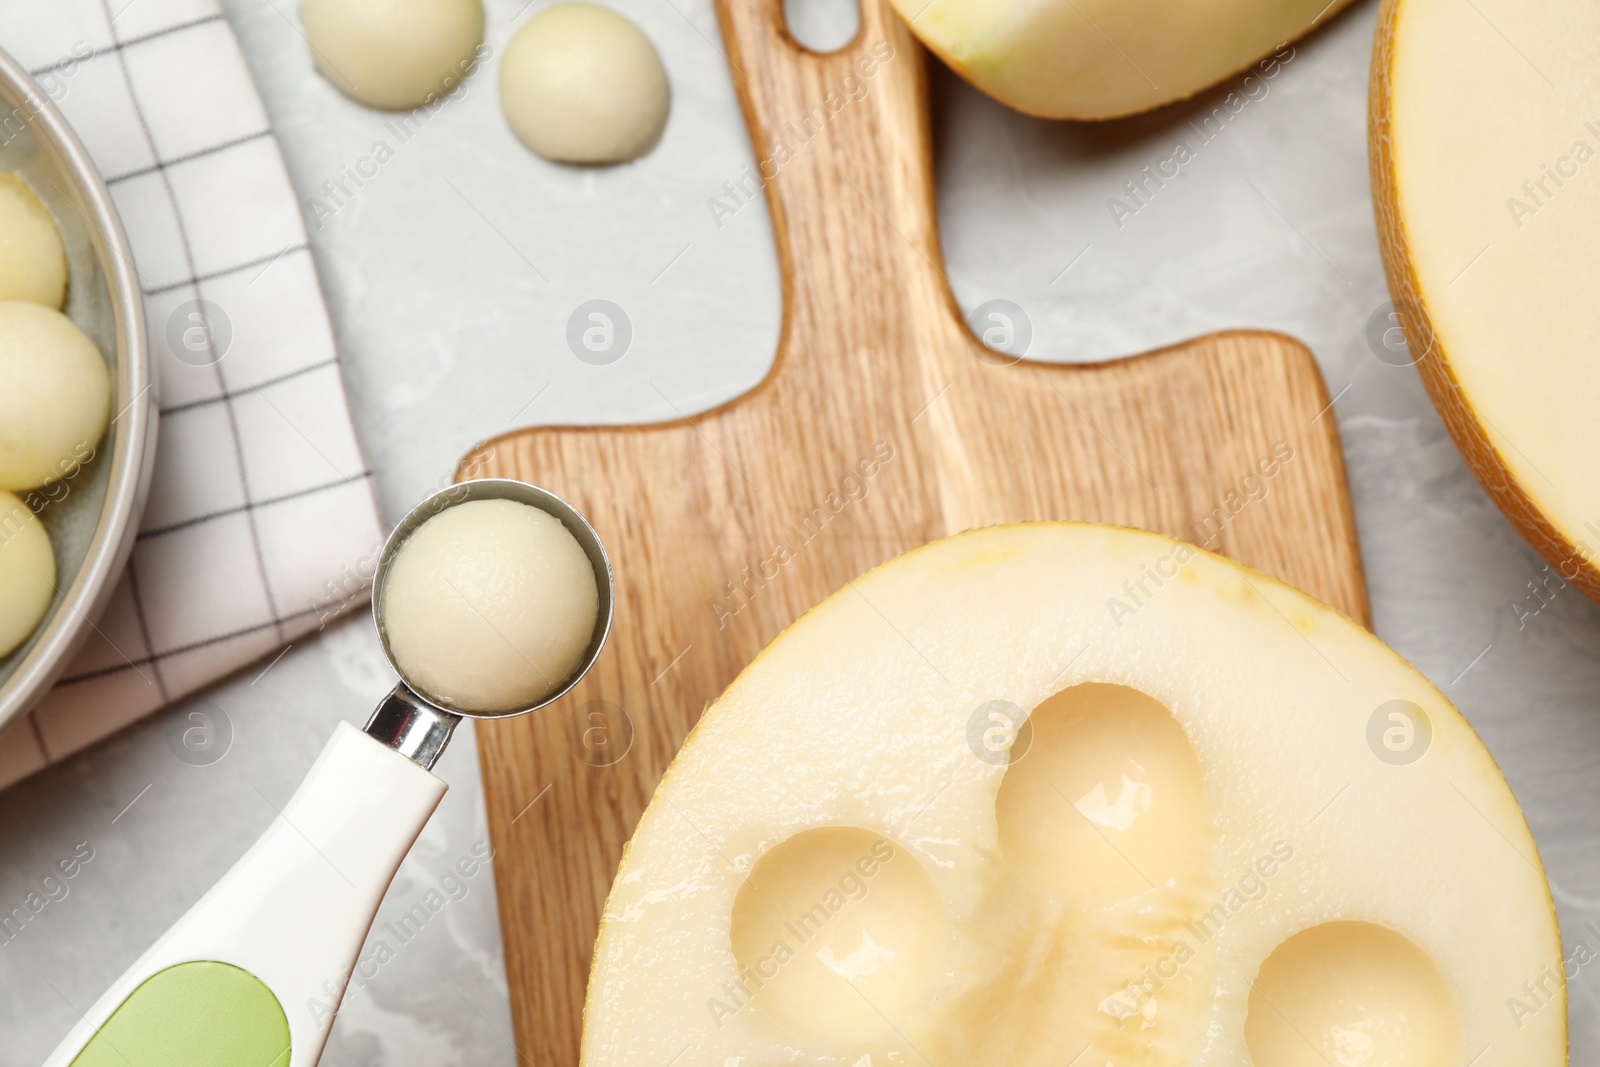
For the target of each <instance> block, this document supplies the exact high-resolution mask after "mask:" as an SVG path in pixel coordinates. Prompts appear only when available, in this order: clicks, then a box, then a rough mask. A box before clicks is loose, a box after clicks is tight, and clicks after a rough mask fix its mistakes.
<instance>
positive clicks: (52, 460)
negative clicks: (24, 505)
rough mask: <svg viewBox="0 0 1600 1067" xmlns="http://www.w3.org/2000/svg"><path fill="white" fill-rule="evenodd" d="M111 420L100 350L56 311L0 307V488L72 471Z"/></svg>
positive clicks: (28, 485) (17, 303)
mask: <svg viewBox="0 0 1600 1067" xmlns="http://www.w3.org/2000/svg"><path fill="white" fill-rule="evenodd" d="M110 418H111V374H110V371H109V370H108V369H107V367H106V361H105V359H104V358H103V357H102V356H101V355H100V350H99V349H98V348H96V347H95V344H94V342H93V341H91V340H89V337H88V335H87V334H85V333H84V332H83V331H82V330H80V329H79V328H78V327H77V325H76V324H74V323H73V321H72V320H71V319H69V318H67V317H66V316H65V315H63V314H61V312H59V311H56V310H55V309H53V308H48V307H44V306H43V305H41V304H30V303H27V302H25V301H21V300H7V301H0V489H32V488H35V487H36V486H40V485H43V484H44V483H45V482H48V481H51V480H52V479H56V478H60V477H62V476H63V475H65V474H68V473H70V472H71V471H72V470H73V469H74V468H75V466H76V463H77V462H78V461H79V460H81V457H82V456H83V455H84V452H85V449H87V448H89V447H92V446H93V445H94V444H95V443H96V442H98V441H99V440H100V438H101V437H102V436H104V435H105V432H106V426H107V424H108V423H109V421H110Z"/></svg>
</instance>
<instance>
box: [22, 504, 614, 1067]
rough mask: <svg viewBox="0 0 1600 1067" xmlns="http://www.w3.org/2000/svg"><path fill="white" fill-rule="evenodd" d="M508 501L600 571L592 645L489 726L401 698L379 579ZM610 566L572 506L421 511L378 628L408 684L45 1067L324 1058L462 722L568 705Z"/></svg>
mask: <svg viewBox="0 0 1600 1067" xmlns="http://www.w3.org/2000/svg"><path fill="white" fill-rule="evenodd" d="M491 499H498V500H514V501H517V502H519V503H523V504H531V505H533V506H534V507H536V508H539V509H540V510H542V511H545V512H547V513H548V514H550V515H552V516H554V517H555V518H557V519H559V520H560V521H561V523H562V525H563V526H565V527H566V528H567V530H568V532H569V533H571V534H572V536H573V537H574V538H575V539H576V540H577V542H578V544H579V546H581V547H582V549H583V551H584V554H585V555H586V556H587V557H588V559H589V563H590V564H591V565H592V566H593V567H594V576H595V584H596V585H597V587H598V589H599V593H600V598H599V610H598V612H597V613H596V618H595V627H594V633H593V635H592V636H591V637H590V640H589V647H588V650H587V651H586V652H585V654H584V657H583V659H582V661H581V662H580V663H579V664H578V666H577V667H576V668H575V669H574V670H573V672H572V674H571V675H570V676H569V677H568V678H567V679H566V680H565V681H564V682H562V683H561V684H560V685H559V686H557V687H556V688H555V689H554V690H552V691H551V692H550V693H548V694H546V695H545V696H544V697H542V698H540V699H539V700H538V702H536V703H534V704H530V705H528V706H527V707H522V708H517V709H515V710H513V711H508V712H502V713H493V714H488V715H484V714H481V713H466V712H461V711H456V710H452V709H450V708H447V707H444V706H442V705H440V704H439V703H436V702H434V701H431V700H429V699H427V698H425V697H423V696H421V695H419V694H418V693H417V692H416V690H414V689H413V688H412V687H410V686H409V685H407V683H406V680H405V677H404V674H403V673H402V672H401V671H400V668H399V665H398V664H397V663H396V662H395V657H394V653H393V651H392V650H391V649H390V647H389V640H388V637H387V636H386V635H385V633H384V628H383V618H382V613H381V610H380V608H381V605H382V604H383V590H384V579H385V576H386V573H387V571H388V569H389V564H390V562H391V561H392V560H393V558H394V556H395V553H396V552H397V551H398V550H399V548H400V546H401V545H403V544H404V543H405V541H406V539H407V538H408V537H410V535H411V534H412V533H413V532H414V531H415V530H416V529H417V528H418V527H419V526H421V525H422V524H423V523H424V522H426V521H427V520H429V519H430V518H432V517H433V516H435V515H437V514H438V513H439V512H441V511H443V510H445V509H446V508H450V507H454V506H455V505H457V504H462V503H466V502H468V501H473V500H491ZM612 593H613V587H612V578H611V564H610V561H609V560H608V559H607V557H606V553H605V549H604V547H603V546H602V545H601V544H600V538H599V537H598V536H597V535H596V534H595V532H594V529H593V527H591V526H590V525H589V523H588V522H587V521H586V520H585V519H584V517H583V516H582V515H580V514H579V513H578V512H577V511H576V510H575V509H574V508H573V507H572V505H570V504H568V503H567V502H566V501H565V500H562V499H561V498H560V497H558V496H556V495H554V494H553V493H550V492H547V491H546V490H544V489H540V488H538V487H537V486H533V485H528V484H526V483H525V482H517V481H512V480H509V479H502V478H485V479H480V480H477V481H469V482H462V483H460V484H458V485H454V486H451V487H450V488H449V489H445V490H443V491H441V492H439V493H436V494H434V495H433V496H431V497H429V498H428V499H426V500H424V501H423V502H422V503H421V504H419V505H418V506H417V507H415V508H413V509H412V510H411V512H410V513H409V514H408V515H406V517H405V518H404V519H403V520H401V522H400V524H399V525H398V526H396V527H395V529H394V532H393V533H391V534H390V535H389V538H388V540H387V541H386V542H385V543H384V546H383V551H382V553H381V554H380V555H379V558H378V566H377V570H376V572H375V574H374V576H373V585H372V603H373V618H374V620H375V621H376V622H377V625H378V635H379V639H380V640H381V641H382V643H383V649H384V654H385V655H387V656H388V657H389V662H390V664H391V665H392V666H394V668H395V673H396V674H397V675H400V681H399V683H398V684H397V685H396V686H395V687H394V689H393V690H392V691H391V692H390V693H389V694H388V696H386V697H384V699H383V701H382V702H381V703H380V704H379V705H378V707H377V709H376V710H375V711H374V712H373V713H372V717H371V718H370V719H369V720H368V721H367V725H366V726H365V727H364V728H363V729H360V730H358V729H356V728H355V727H353V726H351V725H350V724H349V723H340V724H339V725H338V727H337V728H336V729H335V731H334V735H333V737H332V738H331V739H330V740H329V741H328V744H327V747H326V748H324V749H323V750H322V755H320V756H319V757H318V758H317V761H316V763H315V764H313V765H312V768H311V770H310V772H309V773H308V774H307V775H306V778H305V781H304V782H302V783H301V785H300V788H299V789H298V790H296V791H295V794H294V796H292V797H291V798H290V799H289V801H288V803H287V804H285V805H284V807H283V809H282V810H281V811H280V812H279V814H278V817H277V818H276V819H275V820H273V823H272V825H271V826H269V827H268V828H267V830H266V832H265V833H263V834H262V835H261V837H260V838H259V839H258V840H257V841H256V843H255V844H254V845H253V846H252V847H251V849H250V851H248V852H247V853H245V855H244V857H243V858H242V859H240V860H239V862H238V863H236V864H234V866H233V868H232V869H231V870H230V871H228V873H227V874H225V875H223V877H222V879H221V880H220V881H219V882H217V884H216V885H215V886H213V887H212V888H211V890H210V891H209V892H208V893H206V895H205V896H203V897H201V898H200V900H199V902H198V903H196V904H195V905H194V906H193V907H192V908H190V909H189V911H188V913H187V914H185V915H184V916H183V918H181V919H179V920H178V921H177V923H176V924H174V925H173V927H172V928H171V929H170V930H168V931H167V932H166V933H165V934H163V935H162V936H161V938H160V940H158V941H157V942H156V943H155V944H154V945H152V946H151V947H150V949H149V950H148V951H146V952H145V953H144V955H143V956H141V957H140V958H139V959H138V961H137V962H135V963H134V965H133V966H132V967H130V968H129V969H128V970H127V971H126V972H125V973H124V974H123V975H122V977H121V978H119V979H117V981H116V982H114V983H113V984H112V986H111V988H110V989H109V990H107V991H106V993H105V994H104V995H103V996H102V997H101V998H100V999H99V1000H98V1001H97V1002H96V1003H95V1004H94V1006H93V1007H92V1008H90V1009H89V1011H88V1012H87V1014H85V1015H84V1016H83V1017H82V1019H81V1021H80V1022H79V1024H78V1025H77V1026H76V1027H74V1029H73V1030H72V1032H71V1033H70V1034H69V1035H68V1036H67V1038H66V1040H64V1041H63V1042H62V1043H61V1045H60V1046H59V1047H57V1049H56V1051H55V1052H54V1053H53V1054H52V1055H51V1056H50V1058H49V1059H48V1060H46V1061H45V1063H46V1067H67V1065H69V1064H70V1065H73V1067H311V1065H312V1064H315V1063H316V1062H317V1060H318V1059H319V1058H320V1057H321V1055H322V1049H323V1046H324V1045H325V1044H326V1042H327V1040H328V1033H329V1030H330V1029H331V1028H332V1026H333V1018H334V1014H335V1011H336V1009H337V1006H338V1003H339V1000H340V998H341V997H342V995H343V991H344V987H345V984H346V982H347V980H348V978H349V976H350V973H351V969H352V967H353V966H354V964H355V961H356V957H357V953H359V952H360V950H361V945H362V943H363V942H364V941H365V940H366V936H367V931H368V930H369V929H370V927H371V925H372V920H373V916H374V915H375V914H376V913H377V910H378V904H379V902H380V901H381V900H382V899H383V895H384V893H385V892H386V891H387V890H388V888H389V883H390V881H391V880H392V879H393V878H394V874H395V870H396V869H397V868H398V867H399V866H400V861H401V860H402V859H404V858H405V855H406V852H407V851H409V850H410V848H411V845H412V843H413V842H414V841H415V840H416V838H417V835H418V834H419V833H420V832H421V831H422V827H423V824H425V823H426V822H427V821H428V818H429V816H431V815H432V814H433V810H434V808H435V807H437V806H438V804H439V800H440V799H441V798H442V797H443V796H444V793H445V790H446V789H447V788H448V786H446V784H445V783H444V782H443V781H441V780H440V779H438V778H436V777H434V775H433V774H432V773H430V768H431V767H432V766H433V764H434V763H435V761H437V760H438V758H439V755H440V753H442V752H443V751H444V748H445V746H446V745H447V744H448V743H449V741H450V735H451V733H452V731H453V730H454V729H455V727H456V724H457V723H459V722H460V721H461V717H462V715H463V714H472V715H473V716H474V717H479V718H501V717H505V716H509V715H523V714H526V713H528V712H531V711H536V710H537V709H539V708H542V707H544V706H546V705H547V704H549V703H551V702H552V701H554V700H556V699H557V698H558V697H560V696H561V695H562V694H564V693H566V692H567V691H568V690H569V689H571V688H572V687H573V686H574V685H575V684H577V682H578V679H580V678H582V677H583V675H584V674H585V673H587V671H588V670H589V668H590V666H592V665H593V663H594V661H595V659H596V657H598V656H599V654H600V649H601V647H602V646H603V645H604V644H605V640H606V635H607V633H608V632H609V630H610V628H611V613H612Z"/></svg>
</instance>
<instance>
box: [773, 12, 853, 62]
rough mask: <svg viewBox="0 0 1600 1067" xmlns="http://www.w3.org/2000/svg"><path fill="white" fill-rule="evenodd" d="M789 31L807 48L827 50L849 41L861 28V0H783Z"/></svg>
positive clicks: (839, 47) (835, 49) (836, 48)
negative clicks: (859, 1) (859, 0)
mask: <svg viewBox="0 0 1600 1067" xmlns="http://www.w3.org/2000/svg"><path fill="white" fill-rule="evenodd" d="M783 19H784V21H785V22H786V23H788V25H789V35H790V36H791V37H793V38H794V39H795V40H796V41H799V42H800V44H801V45H803V46H804V47H805V48H806V49H807V50H809V51H812V52H817V53H819V54H826V53H828V52H837V51H838V50H839V49H841V48H843V47H844V46H845V45H847V44H849V43H850V42H851V41H852V40H853V39H854V38H855V35H856V31H858V30H859V29H860V28H861V5H860V3H858V0H783Z"/></svg>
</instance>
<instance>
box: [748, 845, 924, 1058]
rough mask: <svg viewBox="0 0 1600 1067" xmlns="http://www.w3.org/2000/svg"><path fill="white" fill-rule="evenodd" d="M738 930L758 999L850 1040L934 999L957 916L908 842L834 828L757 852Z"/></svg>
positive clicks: (774, 1015) (786, 1024)
mask: <svg viewBox="0 0 1600 1067" xmlns="http://www.w3.org/2000/svg"><path fill="white" fill-rule="evenodd" d="M731 935H732V941H733V955H734V959H735V960H736V961H737V962H738V965H739V976H740V978H741V979H742V980H743V982H744V984H745V985H746V986H747V987H748V988H750V989H752V990H753V991H754V997H753V1003H754V1005H755V1007H756V1008H757V1009H758V1010H759V1011H760V1012H761V1013H762V1014H763V1015H765V1016H766V1017H767V1018H769V1019H771V1020H772V1021H773V1022H775V1023H777V1024H778V1025H779V1026H781V1027H783V1028H784V1029H785V1030H787V1031H789V1032H790V1033H791V1034H793V1035H795V1036H797V1037H802V1038H805V1039H808V1040H810V1041H815V1042H817V1043H818V1044H821V1045H825V1046H828V1047H832V1048H837V1049H845V1048H850V1047H853V1046H857V1045H861V1044H863V1043H866V1042H869V1041H872V1040H873V1039H874V1038H877V1037H880V1036H882V1035H883V1034H884V1033H886V1032H889V1031H890V1030H891V1029H892V1028H894V1027H898V1026H899V1025H901V1023H902V1021H903V1020H904V1019H905V1018H906V1017H907V1016H908V1015H909V1014H910V1013H911V1012H913V1011H914V1010H915V1009H917V1008H918V1007H920V1006H921V1005H922V1003H923V1001H924V1000H926V999H927V997H928V994H929V990H930V989H931V987H932V985H933V983H934V982H935V981H936V980H937V979H938V978H939V975H940V970H939V965H940V962H941V960H942V959H943V957H944V953H945V947H946V943H947V941H948V940H949V920H948V919H947V917H946V915H945V910H944V905H943V903H942V902H941V901H940V899H939V896H938V894H937V893H936V892H935V891H934V888H933V883H932V882H931V881H930V880H929V878H928V875H927V874H926V873H925V872H924V871H923V869H922V867H921V865H920V864H919V863H918V862H917V859H916V858H915V857H914V856H913V855H912V854H911V852H910V850H909V849H907V848H906V847H905V846H904V845H901V844H899V843H897V842H894V841H891V840H889V839H888V838H886V837H883V836H881V835H879V834H876V833H873V832H871V831H869V830H863V829H859V828H856V827H850V826H829V827H820V828H818V829H813V830H803V831H801V832H800V833H797V834H795V835H794V836H792V837H789V838H787V839H786V840H784V841H782V842H780V843H779V844H777V845H775V846H773V848H772V849H771V850H769V851H768V852H767V853H766V854H765V855H763V856H762V857H761V858H760V859H759V860H757V861H756V864H755V866H754V867H752V868H751V870H750V876H749V878H748V879H746V880H745V883H744V885H743V886H741V887H740V889H739V893H738V895H737V896H736V897H735V898H734V903H733V917H732V930H731Z"/></svg>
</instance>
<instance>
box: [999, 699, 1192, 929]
mask: <svg viewBox="0 0 1600 1067" xmlns="http://www.w3.org/2000/svg"><path fill="white" fill-rule="evenodd" d="M1029 721H1030V722H1031V723H1032V725H1033V745H1032V748H1031V749H1030V750H1029V751H1028V753H1027V755H1026V757H1025V758H1023V759H1020V760H1017V761H1016V762H1014V763H1013V764H1012V765H1011V766H1010V767H1009V768H1008V769H1007V770H1006V775H1005V779H1004V780H1003V781H1002V782H1001V783H1000V792H999V795H998V796H997V797H996V798H995V818H996V821H997V823H998V828H999V835H1000V851H1001V853H1002V854H1003V855H1004V857H1005V860H1006V863H1007V865H1008V866H1009V867H1010V868H1011V870H1012V871H1013V872H1014V873H1015V874H1016V875H1017V876H1018V877H1019V878H1020V879H1022V881H1023V882H1024V883H1026V884H1027V885H1029V886H1031V887H1032V888H1033V889H1035V890H1037V891H1038V892H1041V893H1044V894H1045V895H1046V896H1049V897H1052V898H1054V899H1056V900H1059V901H1062V902H1064V903H1068V904H1073V905H1077V906H1081V907H1104V906H1106V905H1109V904H1114V903H1116V902H1118V901H1121V900H1127V899H1129V898H1131V897H1134V896H1138V895H1139V894H1141V893H1144V892H1146V891H1148V890H1151V889H1159V888H1167V887H1178V888H1184V887H1187V886H1188V885H1189V883H1192V882H1193V881H1194V880H1195V879H1196V878H1198V877H1200V876H1201V874H1202V872H1204V871H1205V870H1206V868H1207V865H1208V858H1209V849H1210V845H1211V842H1212V840H1213V834H1212V831H1211V826H1210V806H1209V804H1208V803H1207V799H1206V790H1205V784H1204V782H1203V781H1202V779H1201V775H1200V764H1199V761H1198V760H1197V759H1196V758H1195V753H1194V748H1193V746H1191V745H1190V743H1189V739H1188V737H1187V736H1186V735H1185V734H1184V732H1183V727H1181V726H1179V725H1178V723H1177V720H1175V719H1174V718H1173V717H1172V713H1171V712H1169V711H1168V710H1167V708H1166V707H1165V706H1164V705H1163V704H1162V703H1161V702H1160V701H1158V700H1156V699H1154V698H1153V697H1150V696H1148V695H1146V694H1144V693H1141V692H1139V691H1138V690H1137V689H1131V688H1129V687H1128V686H1125V685H1110V684H1104V683H1097V682H1088V683H1084V684H1082V685H1075V686H1072V687H1071V688H1069V689H1064V690H1062V691H1061V692H1059V693H1057V694H1055V695H1054V696H1052V697H1050V698H1049V699H1047V700H1045V701H1044V702H1043V703H1042V704H1040V705H1039V706H1038V707H1036V708H1035V709H1034V710H1033V713H1032V715H1031V716H1029Z"/></svg>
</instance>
